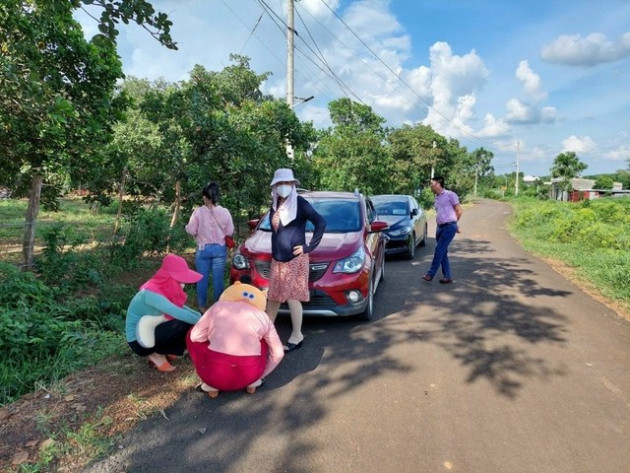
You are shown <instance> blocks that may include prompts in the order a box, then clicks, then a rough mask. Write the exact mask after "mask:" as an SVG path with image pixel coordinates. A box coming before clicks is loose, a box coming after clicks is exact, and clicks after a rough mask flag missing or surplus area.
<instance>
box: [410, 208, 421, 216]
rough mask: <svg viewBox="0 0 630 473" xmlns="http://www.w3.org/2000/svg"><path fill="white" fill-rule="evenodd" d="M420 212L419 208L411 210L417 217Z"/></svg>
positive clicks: (412, 214)
mask: <svg viewBox="0 0 630 473" xmlns="http://www.w3.org/2000/svg"><path fill="white" fill-rule="evenodd" d="M419 213H420V212H419V211H418V209H412V210H411V216H412V217H415V216H416V215H418V214H419Z"/></svg>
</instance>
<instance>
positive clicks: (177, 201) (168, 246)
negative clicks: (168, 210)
mask: <svg viewBox="0 0 630 473" xmlns="http://www.w3.org/2000/svg"><path fill="white" fill-rule="evenodd" d="M181 200H182V185H181V181H180V180H179V179H178V180H177V181H175V209H174V210H173V217H172V218H171V224H170V225H169V227H168V240H167V242H166V252H167V253H170V252H171V234H172V233H173V228H174V227H175V224H176V223H177V219H178V218H179V209H180V206H181Z"/></svg>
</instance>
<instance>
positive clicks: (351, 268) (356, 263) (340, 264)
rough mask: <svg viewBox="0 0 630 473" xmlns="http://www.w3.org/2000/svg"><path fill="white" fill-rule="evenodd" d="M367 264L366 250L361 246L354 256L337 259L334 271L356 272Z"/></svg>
mask: <svg viewBox="0 0 630 473" xmlns="http://www.w3.org/2000/svg"><path fill="white" fill-rule="evenodd" d="M364 264H365V250H364V249H363V247H361V248H359V249H358V251H356V252H355V253H354V254H353V255H352V256H349V257H348V258H344V259H342V260H339V261H337V263H336V264H335V267H334V268H333V273H348V274H352V273H356V272H358V271H361V269H362V268H363V265H364Z"/></svg>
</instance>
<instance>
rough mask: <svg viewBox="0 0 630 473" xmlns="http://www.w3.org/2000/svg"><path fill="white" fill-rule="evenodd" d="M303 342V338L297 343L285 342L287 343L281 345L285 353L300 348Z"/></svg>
mask: <svg viewBox="0 0 630 473" xmlns="http://www.w3.org/2000/svg"><path fill="white" fill-rule="evenodd" d="M303 343H304V340H302V341H301V342H298V343H291V342H287V344H286V345H285V346H284V347H283V348H284V352H285V353H290V352H292V351H295V350H297V349H298V348H302V344H303Z"/></svg>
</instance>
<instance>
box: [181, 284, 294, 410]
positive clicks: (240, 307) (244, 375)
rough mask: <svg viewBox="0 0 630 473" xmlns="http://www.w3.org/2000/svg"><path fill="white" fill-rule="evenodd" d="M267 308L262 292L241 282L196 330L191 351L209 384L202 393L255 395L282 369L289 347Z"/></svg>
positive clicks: (203, 387) (197, 367)
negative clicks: (273, 374)
mask: <svg viewBox="0 0 630 473" xmlns="http://www.w3.org/2000/svg"><path fill="white" fill-rule="evenodd" d="M266 304H267V299H266V297H265V295H264V293H263V292H262V291H260V290H259V289H258V288H256V287H254V286H251V285H249V284H242V283H240V282H236V283H235V284H233V285H232V286H230V287H228V288H227V289H226V290H225V291H223V294H221V297H220V299H219V301H218V302H216V303H215V304H214V305H212V307H210V309H208V310H207V311H206V313H205V314H204V315H203V317H201V319H200V320H199V322H197V324H195V326H194V327H193V328H192V329H191V331H190V333H189V338H188V340H187V346H188V351H189V353H190V357H191V359H192V361H193V363H194V365H195V368H196V370H197V374H199V377H200V378H201V380H202V381H203V383H202V384H201V385H200V386H198V387H197V390H198V391H203V392H207V393H208V396H209V397H211V398H215V397H217V396H218V395H219V391H220V390H221V391H235V390H239V389H244V388H247V392H249V393H254V392H255V391H256V388H257V387H258V386H260V385H261V384H262V383H263V378H264V377H265V376H267V375H268V374H269V373H271V372H272V371H273V370H274V369H275V368H276V367H277V366H278V364H279V363H280V361H281V360H282V358H283V357H284V349H283V347H282V342H281V341H280V337H279V336H278V332H277V331H276V328H275V326H274V324H273V322H272V321H271V319H270V318H269V316H268V315H267V314H266V313H265V306H266Z"/></svg>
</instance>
